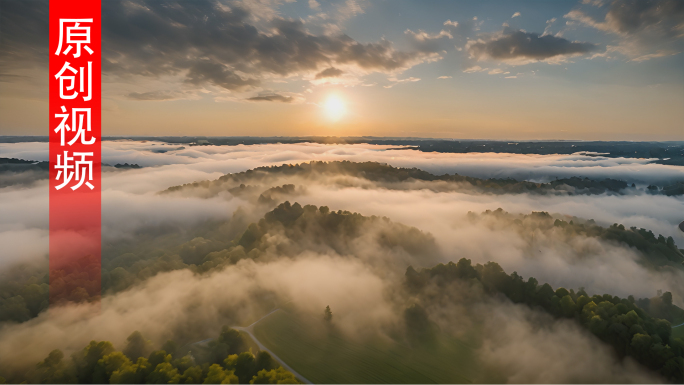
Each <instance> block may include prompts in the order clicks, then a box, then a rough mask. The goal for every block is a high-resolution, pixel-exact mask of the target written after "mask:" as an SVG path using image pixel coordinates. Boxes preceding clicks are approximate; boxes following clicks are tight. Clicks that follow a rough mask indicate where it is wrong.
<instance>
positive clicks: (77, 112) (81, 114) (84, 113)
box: [69, 108, 95, 146]
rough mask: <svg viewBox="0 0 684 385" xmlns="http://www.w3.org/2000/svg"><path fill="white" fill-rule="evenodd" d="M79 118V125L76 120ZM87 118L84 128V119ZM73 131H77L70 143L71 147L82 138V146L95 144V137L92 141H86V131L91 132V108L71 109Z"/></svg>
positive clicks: (91, 138)
mask: <svg viewBox="0 0 684 385" xmlns="http://www.w3.org/2000/svg"><path fill="white" fill-rule="evenodd" d="M77 118H78V124H76V119H77ZM84 118H85V128H84V127H83V119H84ZM71 131H75V132H76V135H74V137H73V138H72V139H71V140H70V141H69V146H71V145H72V144H74V143H75V142H76V140H78V138H79V137H80V138H81V144H88V145H90V144H93V143H95V137H93V136H92V135H91V136H90V139H86V135H85V134H86V131H88V132H90V108H72V109H71Z"/></svg>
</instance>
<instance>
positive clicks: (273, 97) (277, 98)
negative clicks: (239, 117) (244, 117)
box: [247, 93, 294, 103]
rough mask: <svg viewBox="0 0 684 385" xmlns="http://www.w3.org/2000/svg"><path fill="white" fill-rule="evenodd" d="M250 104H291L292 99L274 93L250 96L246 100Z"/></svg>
mask: <svg viewBox="0 0 684 385" xmlns="http://www.w3.org/2000/svg"><path fill="white" fill-rule="evenodd" d="M247 100H249V101H250V102H280V103H292V102H293V101H294V98H293V97H292V96H285V95H281V94H276V93H269V94H263V95H258V96H252V97H251V98H247Z"/></svg>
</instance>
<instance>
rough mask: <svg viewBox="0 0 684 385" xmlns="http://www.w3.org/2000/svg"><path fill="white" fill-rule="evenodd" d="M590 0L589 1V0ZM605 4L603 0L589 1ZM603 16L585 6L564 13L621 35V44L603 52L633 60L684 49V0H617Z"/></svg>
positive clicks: (606, 54) (665, 54) (588, 24)
mask: <svg viewBox="0 0 684 385" xmlns="http://www.w3.org/2000/svg"><path fill="white" fill-rule="evenodd" d="M585 3H587V2H585ZM588 4H590V5H593V6H599V7H601V6H602V5H603V3H595V2H588ZM603 9H607V11H605V16H604V17H603V19H601V18H600V17H599V18H596V17H594V16H590V15H593V14H596V13H597V12H600V11H597V10H596V9H592V10H591V11H589V12H585V10H583V9H581V8H577V9H573V10H572V11H570V12H568V13H567V14H566V15H565V16H564V17H565V18H566V19H570V20H572V21H576V22H579V23H582V24H584V25H587V26H589V27H592V28H595V29H597V30H600V31H605V32H608V33H611V34H614V35H617V36H620V39H619V40H618V44H617V45H615V46H612V47H610V46H609V47H608V50H607V51H606V53H605V54H603V55H601V56H605V57H610V54H611V53H620V54H622V55H625V56H627V57H631V60H633V61H644V60H650V59H653V58H656V57H662V56H669V55H674V54H676V53H679V52H682V51H683V50H684V45H683V44H682V40H683V39H682V38H684V1H682V0H658V1H654V0H614V1H612V2H611V3H610V5H609V6H608V7H605V8H603Z"/></svg>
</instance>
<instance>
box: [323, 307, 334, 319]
mask: <svg viewBox="0 0 684 385" xmlns="http://www.w3.org/2000/svg"><path fill="white" fill-rule="evenodd" d="M332 318H333V313H332V311H331V310H330V305H328V306H326V307H325V310H324V311H323V319H324V320H326V321H328V322H332Z"/></svg>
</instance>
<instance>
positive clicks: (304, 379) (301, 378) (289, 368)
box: [232, 308, 313, 384]
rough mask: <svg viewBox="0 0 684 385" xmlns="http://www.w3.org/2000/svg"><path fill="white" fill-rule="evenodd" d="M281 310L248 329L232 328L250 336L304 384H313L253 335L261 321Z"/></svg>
mask: <svg viewBox="0 0 684 385" xmlns="http://www.w3.org/2000/svg"><path fill="white" fill-rule="evenodd" d="M279 310H280V308H278V309H275V310H272V311H271V312H270V313H268V314H266V315H265V316H263V317H261V318H259V319H258V320H256V321H254V322H252V324H251V325H249V326H247V327H241V326H233V327H232V328H233V329H235V330H239V331H241V332H245V333H247V335H249V336H250V338H252V340H253V341H254V342H255V343H256V344H257V346H258V347H259V349H261V350H263V351H265V352H268V354H270V355H271V357H273V359H274V360H276V361H277V362H278V363H279V364H280V365H281V366H282V367H283V368H285V370H287V371H290V372H292V374H294V375H295V377H297V378H298V379H299V380H300V381H302V382H303V383H305V384H313V382H311V381H309V380H307V379H306V378H305V377H304V376H302V375H301V374H299V373H297V372H296V371H295V370H294V369H292V368H291V367H290V365H288V364H286V363H285V361H283V360H282V359H280V357H278V356H277V355H276V354H275V353H273V352H272V351H271V350H270V349H269V348H267V347H266V346H264V344H262V343H261V342H259V340H258V339H257V338H256V337H255V336H254V333H253V331H254V325H256V324H257V323H259V322H260V321H261V320H263V319H264V318H266V317H268V316H270V315H271V314H273V313H275V312H277V311H279Z"/></svg>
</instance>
